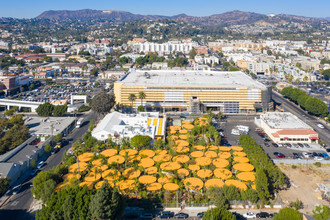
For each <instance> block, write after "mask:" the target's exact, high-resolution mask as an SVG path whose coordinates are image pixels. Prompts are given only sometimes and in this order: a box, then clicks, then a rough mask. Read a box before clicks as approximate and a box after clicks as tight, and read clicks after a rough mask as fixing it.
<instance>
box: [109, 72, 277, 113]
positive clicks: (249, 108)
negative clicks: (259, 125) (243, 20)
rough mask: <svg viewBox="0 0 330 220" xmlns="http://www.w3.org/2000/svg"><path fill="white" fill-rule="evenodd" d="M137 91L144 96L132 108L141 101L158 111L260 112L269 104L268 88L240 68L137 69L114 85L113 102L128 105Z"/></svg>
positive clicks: (269, 92) (148, 107)
mask: <svg viewBox="0 0 330 220" xmlns="http://www.w3.org/2000/svg"><path fill="white" fill-rule="evenodd" d="M140 91H143V92H144V93H145V94H146V98H145V99H143V100H140V99H136V100H135V101H134V102H133V107H137V106H139V105H141V104H143V105H144V106H146V107H147V109H154V110H161V111H163V110H165V111H189V112H191V113H193V114H198V113H199V112H200V111H207V110H208V109H212V110H214V111H222V112H224V113H252V112H262V111H264V110H266V109H268V108H269V107H270V104H271V88H270V87H266V86H265V85H263V84H261V83H259V82H257V81H255V80H253V79H252V78H250V77H249V76H247V75H246V74H244V73H242V72H240V71H237V72H217V71H178V70H151V71H142V70H139V71H132V72H130V73H128V74H126V75H125V76H124V77H123V78H122V79H121V80H120V81H118V82H116V83H115V84H114V93H115V96H116V103H120V104H122V105H124V106H131V105H132V102H131V101H129V99H128V97H129V95H130V94H132V93H133V94H135V95H136V96H137V97H138V94H139V92H140ZM142 101H143V103H141V102H142Z"/></svg>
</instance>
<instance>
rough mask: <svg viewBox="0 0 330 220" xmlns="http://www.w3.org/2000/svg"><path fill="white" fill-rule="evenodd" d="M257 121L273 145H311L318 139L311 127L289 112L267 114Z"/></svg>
mask: <svg viewBox="0 0 330 220" xmlns="http://www.w3.org/2000/svg"><path fill="white" fill-rule="evenodd" d="M257 121H258V124H260V127H261V128H262V129H263V130H264V131H265V133H266V134H267V135H268V136H269V137H270V138H271V139H272V141H274V142H275V143H313V142H316V141H317V140H318V139H319V135H318V133H317V132H315V131H314V130H313V128H312V127H310V126H309V125H307V124H306V123H305V122H303V121H301V120H300V119H299V118H298V117H296V116H295V115H293V114H291V113H289V112H267V113H266V114H263V115H261V116H260V120H258V119H257Z"/></svg>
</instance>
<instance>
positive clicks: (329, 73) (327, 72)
mask: <svg viewBox="0 0 330 220" xmlns="http://www.w3.org/2000/svg"><path fill="white" fill-rule="evenodd" d="M322 74H323V76H324V78H326V79H329V78H330V69H327V70H324V71H323V73H322Z"/></svg>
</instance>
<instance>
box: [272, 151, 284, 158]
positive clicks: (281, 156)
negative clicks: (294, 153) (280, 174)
mask: <svg viewBox="0 0 330 220" xmlns="http://www.w3.org/2000/svg"><path fill="white" fill-rule="evenodd" d="M274 155H275V157H278V158H284V157H285V155H284V154H282V153H279V152H274Z"/></svg>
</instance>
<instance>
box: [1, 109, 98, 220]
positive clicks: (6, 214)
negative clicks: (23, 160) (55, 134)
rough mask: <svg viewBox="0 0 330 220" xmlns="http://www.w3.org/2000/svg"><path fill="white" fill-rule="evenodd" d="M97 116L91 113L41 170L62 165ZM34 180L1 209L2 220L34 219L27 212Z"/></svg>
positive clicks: (29, 179)
mask: <svg viewBox="0 0 330 220" xmlns="http://www.w3.org/2000/svg"><path fill="white" fill-rule="evenodd" d="M96 117H97V115H96V114H95V113H93V112H92V113H89V114H87V115H86V116H85V117H84V118H85V119H84V123H83V126H82V127H80V128H78V129H77V128H75V129H74V130H73V131H72V133H71V134H69V135H68V136H67V137H66V138H65V139H67V140H68V141H69V143H68V144H67V145H66V146H63V147H62V149H61V150H60V151H59V152H57V153H56V154H54V155H51V156H50V157H48V159H47V160H46V165H45V166H44V167H42V168H41V169H40V170H43V171H45V170H49V169H51V168H52V167H54V166H56V165H58V164H60V163H61V162H62V156H63V153H64V152H66V151H67V150H68V149H69V148H70V147H71V146H72V143H73V142H75V141H76V140H77V139H78V138H80V137H81V136H82V135H84V134H85V133H86V132H87V130H88V126H89V121H90V120H91V119H94V120H96ZM32 180H33V178H28V179H27V180H26V181H25V182H24V183H23V184H22V186H23V187H22V189H21V191H20V192H19V193H18V194H16V195H12V196H11V197H10V199H9V200H8V201H7V202H6V204H5V205H4V206H3V207H1V209H0V219H15V220H20V219H22V220H28V219H34V216H31V215H30V214H29V213H28V212H27V211H28V210H29V209H30V208H31V205H32V202H33V200H34V199H33V196H32V193H31V187H32Z"/></svg>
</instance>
